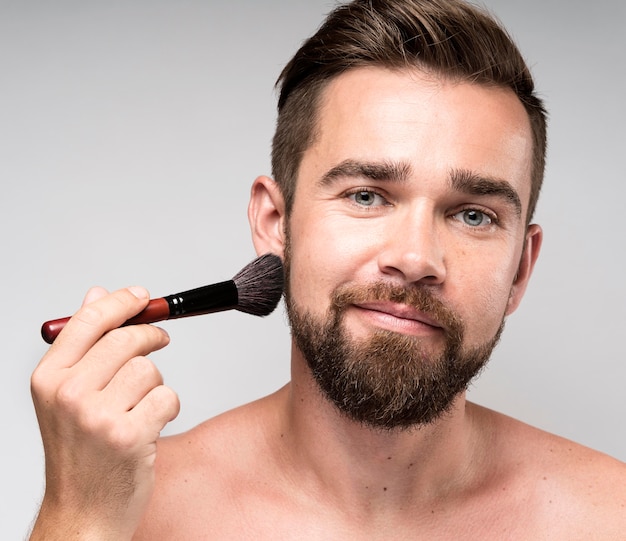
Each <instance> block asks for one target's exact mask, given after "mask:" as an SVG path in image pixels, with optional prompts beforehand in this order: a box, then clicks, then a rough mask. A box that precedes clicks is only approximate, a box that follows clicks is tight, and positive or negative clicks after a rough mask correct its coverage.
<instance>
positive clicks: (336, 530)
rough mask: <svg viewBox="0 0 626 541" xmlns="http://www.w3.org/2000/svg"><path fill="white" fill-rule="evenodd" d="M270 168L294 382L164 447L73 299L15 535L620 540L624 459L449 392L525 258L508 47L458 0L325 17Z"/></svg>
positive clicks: (39, 401) (128, 366)
mask: <svg viewBox="0 0 626 541" xmlns="http://www.w3.org/2000/svg"><path fill="white" fill-rule="evenodd" d="M280 83H281V95H280V99H279V119H278V125H277V130H276V135H275V138H274V148H273V170H274V176H275V179H274V180H273V179H270V178H267V177H259V178H257V179H256V181H255V182H254V184H253V187H252V193H251V200H250V206H249V218H250V223H251V228H252V236H253V241H254V245H255V248H256V250H257V252H258V253H266V252H273V253H276V254H279V255H280V256H281V257H283V260H284V263H285V269H286V278H287V287H286V303H287V309H288V313H289V318H290V323H291V327H292V335H293V341H292V342H293V347H292V359H291V362H292V380H291V382H290V383H289V384H288V385H286V386H285V387H284V388H283V389H281V390H279V391H278V392H276V393H275V394H273V395H271V396H268V397H266V398H264V399H262V400H260V401H257V402H255V403H252V404H249V405H246V406H243V407H241V408H239V409H236V410H234V411H231V412H228V413H225V414H223V415H221V416H219V417H217V418H215V419H211V420H209V421H207V422H205V423H203V424H202V425H200V426H198V427H197V428H195V429H193V430H191V431H190V432H188V433H185V434H181V435H178V436H174V437H170V438H164V439H159V432H160V430H161V429H162V427H163V426H164V425H165V424H166V423H167V422H168V421H169V420H171V419H172V418H174V417H175V416H176V414H177V412H178V407H179V404H178V399H177V397H176V395H175V394H174V392H173V391H172V390H170V389H169V388H167V387H165V386H164V385H163V382H162V380H161V377H160V374H159V373H158V371H157V369H156V368H155V367H154V365H153V364H152V363H151V362H150V361H149V360H148V359H147V358H146V357H145V356H146V355H148V354H149V353H150V352H152V351H155V350H157V349H160V348H162V347H164V346H165V345H167V343H168V337H167V335H166V334H165V332H164V331H162V330H160V329H158V328H157V327H155V326H148V325H141V326H134V327H124V328H121V329H120V328H118V326H119V325H120V324H121V323H123V322H124V321H125V320H127V319H128V318H129V317H131V316H132V315H134V314H136V313H137V312H138V311H140V310H141V309H142V308H143V307H144V306H145V305H146V303H147V301H148V294H147V292H146V291H145V290H143V289H142V288H129V289H126V290H121V291H117V292H115V293H113V294H107V293H106V292H104V291H102V290H92V291H90V292H89V293H88V295H87V297H86V299H85V304H84V305H83V307H82V308H81V309H80V310H79V312H78V313H77V314H76V316H75V317H74V318H73V319H72V320H71V321H70V322H69V323H68V325H67V327H66V328H65V330H64V331H63V333H62V334H61V335H60V336H59V338H58V339H57V341H56V343H55V344H54V345H53V346H52V348H51V349H50V351H49V353H48V354H47V355H46V356H45V357H44V359H43V360H42V362H41V363H40V365H39V367H38V368H37V369H36V371H35V373H34V374H33V378H32V386H33V396H34V402H35V407H36V410H37V414H38V418H39V422H40V426H41V432H42V437H43V441H44V447H45V451H46V481H47V485H46V494H45V497H44V500H43V502H42V507H41V511H40V513H39V516H38V520H37V522H36V524H35V527H34V530H33V534H32V539H47V540H49V539H98V540H102V539H115V540H120V539H131V538H133V539H185V540H188V539H351V540H352V539H427V540H434V539H481V540H488V539H498V540H501V539H507V540H508V539H532V540H537V539H564V540H575V539H585V540H587V539H607V540H608V539H621V538H623V535H624V534H623V532H624V531H626V488H625V487H626V467H625V466H624V465H623V464H622V463H620V462H618V461H616V460H613V459H611V458H609V457H606V456H604V455H601V454H599V453H596V452H594V451H591V450H588V449H585V448H583V447H581V446H579V445H576V444H574V443H572V442H569V441H566V440H563V439H561V438H558V437H556V436H553V435H550V434H547V433H544V432H541V431H539V430H537V429H534V428H532V427H529V426H527V425H524V424H522V423H520V422H517V421H514V420H512V419H510V418H507V417H505V416H503V415H500V414H497V413H495V412H493V411H489V410H486V409H484V408H481V407H478V406H476V405H474V404H471V403H469V402H466V400H465V394H464V391H465V388H466V387H467V384H468V383H469V381H471V379H472V378H473V377H474V376H475V375H476V374H477V373H478V372H479V371H480V369H481V367H482V366H483V365H484V363H485V362H486V361H487V359H488V358H489V355H490V353H491V350H492V348H493V347H494V346H495V344H496V342H497V340H498V338H499V336H500V333H501V331H502V327H503V321H504V318H505V317H506V316H508V315H509V314H511V313H512V312H513V311H515V309H516V308H517V306H518V305H519V303H520V301H521V299H522V297H523V295H524V291H525V289H526V286H527V284H528V281H529V279H530V276H531V273H532V270H533V266H534V264H535V261H536V259H537V257H538V254H539V249H540V245H541V238H542V232H541V229H540V227H539V226H537V225H534V224H532V223H531V220H532V215H533V210H534V207H535V204H536V201H537V197H538V194H539V189H540V186H541V180H542V177H543V166H544V154H545V114H544V111H543V107H542V104H541V102H540V101H539V100H538V98H537V97H536V96H535V94H534V90H533V82H532V79H531V77H530V75H529V72H528V70H527V68H526V66H525V65H524V63H523V61H522V59H521V57H520V55H519V53H518V51H517V49H516V48H515V47H514V45H513V44H512V43H511V42H510V40H509V38H508V37H507V36H506V34H505V33H504V32H503V31H502V30H501V29H500V28H499V27H498V26H497V25H496V24H495V23H494V22H493V21H492V20H491V19H490V18H489V17H487V16H486V15H484V14H483V13H482V12H480V11H478V10H476V9H475V8H473V7H470V6H469V5H466V4H464V3H461V2H459V1H456V0H447V1H446V0H387V1H382V0H370V1H367V0H360V1H359V0H357V1H355V2H353V3H351V4H348V5H346V6H342V7H339V8H337V9H336V10H335V11H334V12H333V13H332V14H331V15H330V16H329V18H328V19H327V21H326V22H325V24H324V25H323V26H322V27H321V28H320V30H319V31H318V32H317V33H316V35H315V36H313V37H312V38H311V39H310V40H308V41H307V42H306V43H305V44H304V45H303V46H302V48H301V49H300V50H299V51H298V53H297V54H296V56H295V57H294V59H293V60H292V61H291V62H290V63H289V64H288V65H287V67H286V68H285V70H284V71H283V74H282V75H281V79H280Z"/></svg>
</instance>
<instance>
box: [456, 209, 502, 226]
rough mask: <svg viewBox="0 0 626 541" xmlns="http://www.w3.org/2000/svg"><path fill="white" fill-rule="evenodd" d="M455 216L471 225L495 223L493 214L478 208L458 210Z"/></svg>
mask: <svg viewBox="0 0 626 541" xmlns="http://www.w3.org/2000/svg"><path fill="white" fill-rule="evenodd" d="M454 217H455V218H456V219H457V220H460V221H462V222H463V223H464V224H465V225H469V226H470V227H480V226H485V225H491V224H492V223H493V220H492V218H491V216H489V215H487V214H486V213H484V212H482V211H480V210H477V209H465V210H462V211H461V212H457V213H456V214H455V215H454Z"/></svg>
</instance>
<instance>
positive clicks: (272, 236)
mask: <svg viewBox="0 0 626 541" xmlns="http://www.w3.org/2000/svg"><path fill="white" fill-rule="evenodd" d="M284 220H285V200H284V198H283V195H282V193H281V191H280V188H279V187H278V184H276V182H275V181H274V180H272V179H271V178H269V177H265V176H261V177H258V178H257V179H256V180H255V181H254V183H253V184H252V189H251V191H250V203H249V204H248V221H249V222H250V230H251V232H252V242H253V243H254V248H255V249H256V252H257V254H259V255H262V254H266V253H272V254H276V255H277V256H279V257H281V258H282V257H283V252H284V245H285V242H284V241H285V229H284V225H285V224H284Z"/></svg>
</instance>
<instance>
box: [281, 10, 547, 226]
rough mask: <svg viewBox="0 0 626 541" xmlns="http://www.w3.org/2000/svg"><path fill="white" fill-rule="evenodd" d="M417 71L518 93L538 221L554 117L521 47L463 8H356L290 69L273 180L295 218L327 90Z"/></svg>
mask: <svg viewBox="0 0 626 541" xmlns="http://www.w3.org/2000/svg"><path fill="white" fill-rule="evenodd" d="M365 66H379V67H383V68H389V69H407V68H417V69H420V70H423V71H425V72H427V73H431V74H433V75H438V76H442V77H445V78H449V79H451V80H453V81H467V82H471V83H476V84H484V85H494V86H498V87H504V88H510V89H511V90H513V92H515V94H516V95H517V97H518V98H519V100H520V101H521V103H522V104H523V105H524V107H525V109H526V112H527V113H528V116H529V119H530V125H531V130H532V137H533V161H532V164H531V193H530V202H529V208H528V213H527V221H528V222H529V221H530V220H531V218H532V216H533V213H534V210H535V206H536V203H537V199H538V197H539V191H540V189H541V184H542V181H543V174H544V169H545V154H546V112H545V109H544V107H543V104H542V101H541V99H539V98H538V97H537V95H536V94H535V90H534V87H535V85H534V82H533V78H532V75H531V73H530V70H529V69H528V66H527V65H526V63H525V61H524V59H523V57H522V55H521V54H520V52H519V50H518V48H517V46H516V45H515V43H514V42H513V40H512V39H511V37H510V36H509V34H508V33H507V32H506V30H505V29H504V28H503V27H502V26H501V25H500V24H499V23H498V22H497V21H496V20H495V19H494V18H493V17H492V16H491V15H490V14H488V13H487V12H486V11H484V10H482V9H480V8H478V7H476V6H474V5H471V4H469V3H467V2H465V1H463V0H354V1H352V2H350V3H348V4H344V5H341V6H339V7H337V8H336V9H335V10H334V11H332V12H331V13H330V14H329V15H328V17H327V18H326V20H325V21H324V23H323V24H322V26H321V27H320V28H319V29H318V31H317V32H316V33H315V34H314V35H313V36H312V37H310V38H309V39H308V40H306V41H305V42H304V43H303V44H302V46H301V47H300V49H299V50H298V51H297V53H296V54H295V56H294V57H293V58H292V59H291V60H290V61H289V63H288V64H287V65H286V66H285V68H284V69H283V71H282V73H281V74H280V76H279V78H278V81H277V83H276V85H277V88H278V89H279V92H280V93H279V99H278V120H277V125H276V132H275V134H274V139H273V145H272V173H273V176H274V179H275V180H276V182H277V183H278V185H279V187H280V189H281V191H282V194H283V197H284V199H285V208H286V212H287V214H288V215H289V213H290V212H291V208H292V206H293V199H294V193H295V187H296V179H297V176H298V171H299V168H300V163H301V160H302V156H303V154H304V152H305V151H306V150H307V149H308V148H309V147H310V145H312V144H313V142H314V140H315V136H316V132H317V130H316V123H317V118H318V109H319V106H320V102H321V96H322V94H323V90H324V89H325V87H326V86H327V84H328V83H329V82H330V81H331V80H332V79H333V78H334V77H336V76H338V75H340V74H341V73H343V72H345V71H346V70H349V69H352V68H358V67H365Z"/></svg>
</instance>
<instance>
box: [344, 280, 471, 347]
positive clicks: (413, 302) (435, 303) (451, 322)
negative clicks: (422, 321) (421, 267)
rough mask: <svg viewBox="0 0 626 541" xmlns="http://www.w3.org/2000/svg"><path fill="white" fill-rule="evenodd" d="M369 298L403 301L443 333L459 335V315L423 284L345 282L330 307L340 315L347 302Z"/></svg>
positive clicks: (357, 302) (356, 301) (461, 329)
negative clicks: (355, 283) (354, 283)
mask: <svg viewBox="0 0 626 541" xmlns="http://www.w3.org/2000/svg"><path fill="white" fill-rule="evenodd" d="M371 301H389V302H394V303H400V304H405V305H407V306H410V307H411V308H413V309H415V310H417V311H419V312H422V313H423V314H425V315H427V316H428V317H430V318H432V319H434V320H435V321H436V322H437V324H439V325H440V326H441V327H442V328H443V329H444V331H446V333H448V334H451V335H457V336H460V335H462V333H463V330H464V325H463V321H462V319H461V317H460V316H459V315H458V314H457V313H456V312H455V311H454V310H453V309H451V308H450V307H448V306H447V305H446V304H445V303H444V302H443V301H442V300H441V299H439V298H438V297H437V296H436V295H435V294H434V293H433V292H432V291H431V290H430V289H427V288H425V287H424V286H411V287H405V286H400V285H396V284H390V283H388V282H384V281H379V282H373V283H369V284H365V285H352V284H344V285H342V286H339V287H338V288H337V289H336V290H335V291H334V292H333V295H332V308H333V310H334V311H335V313H336V314H341V313H342V312H343V311H344V310H345V309H346V308H347V307H348V306H349V305H351V304H360V303H366V302H371Z"/></svg>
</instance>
